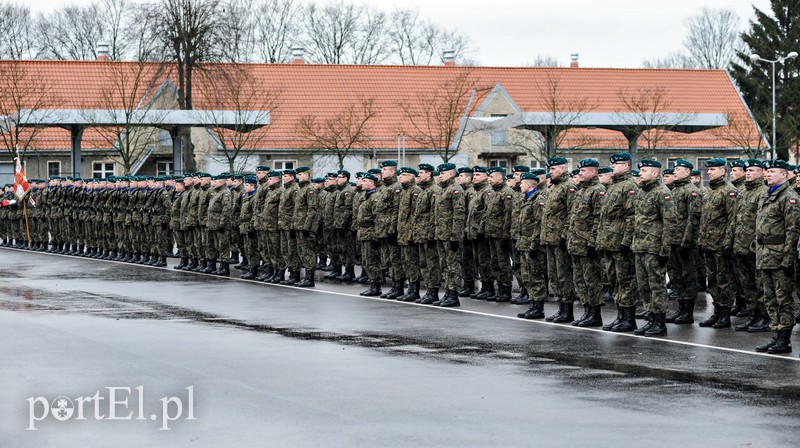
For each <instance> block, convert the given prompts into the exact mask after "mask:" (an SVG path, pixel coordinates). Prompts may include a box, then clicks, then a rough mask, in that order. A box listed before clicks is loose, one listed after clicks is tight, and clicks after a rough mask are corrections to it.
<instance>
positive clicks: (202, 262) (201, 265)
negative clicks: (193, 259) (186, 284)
mask: <svg viewBox="0 0 800 448" xmlns="http://www.w3.org/2000/svg"><path fill="white" fill-rule="evenodd" d="M206 266H207V263H206V260H205V259H202V258H200V259H198V260H197V267H195V268H194V269H192V271H193V272H203V270H205V268H206Z"/></svg>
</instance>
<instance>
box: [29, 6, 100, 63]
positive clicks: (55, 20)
mask: <svg viewBox="0 0 800 448" xmlns="http://www.w3.org/2000/svg"><path fill="white" fill-rule="evenodd" d="M103 26H104V25H103V21H102V19H101V11H100V7H99V5H98V4H97V3H93V4H89V5H87V6H79V5H67V6H64V7H63V8H60V9H57V10H55V11H52V12H51V13H50V14H47V15H44V14H42V15H40V16H39V17H38V20H37V36H38V40H39V42H40V44H41V45H42V51H41V53H42V54H43V55H44V56H45V57H46V58H51V59H61V60H93V59H97V44H98V43H99V42H101V41H102V40H103Z"/></svg>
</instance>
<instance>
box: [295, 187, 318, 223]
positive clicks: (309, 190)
mask: <svg viewBox="0 0 800 448" xmlns="http://www.w3.org/2000/svg"><path fill="white" fill-rule="evenodd" d="M318 219H319V192H318V191H317V189H316V188H314V186H313V185H311V182H309V181H305V182H300V183H298V190H297V194H295V195H294V224H295V229H296V230H302V231H305V232H316V231H317V227H318V226H319V223H318V221H317V220H318Z"/></svg>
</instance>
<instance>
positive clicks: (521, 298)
mask: <svg viewBox="0 0 800 448" xmlns="http://www.w3.org/2000/svg"><path fill="white" fill-rule="evenodd" d="M511 303H513V304H514V305H528V304H530V303H531V298H530V297H529V296H528V288H526V287H524V286H523V287H522V290H521V291H520V293H519V295H518V296H516V297H514V298H513V299H511Z"/></svg>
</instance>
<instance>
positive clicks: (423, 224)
mask: <svg viewBox="0 0 800 448" xmlns="http://www.w3.org/2000/svg"><path fill="white" fill-rule="evenodd" d="M417 186H418V187H419V188H420V190H421V192H420V194H419V197H418V201H417V206H416V207H415V209H414V221H415V226H416V227H415V231H414V233H415V237H414V242H415V243H417V244H423V243H426V242H428V241H432V240H434V239H436V220H435V216H434V214H435V212H436V196H437V195H438V194H439V193H440V192H441V188H439V186H438V185H436V184H434V183H433V181H432V180H429V181H425V182H420V183H418V184H417Z"/></svg>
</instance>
